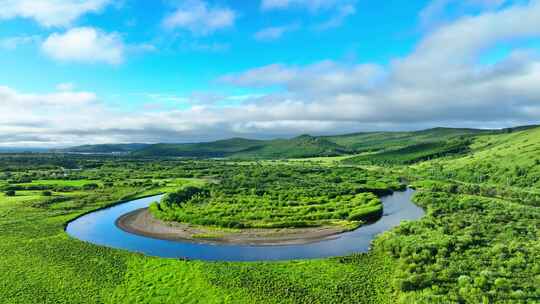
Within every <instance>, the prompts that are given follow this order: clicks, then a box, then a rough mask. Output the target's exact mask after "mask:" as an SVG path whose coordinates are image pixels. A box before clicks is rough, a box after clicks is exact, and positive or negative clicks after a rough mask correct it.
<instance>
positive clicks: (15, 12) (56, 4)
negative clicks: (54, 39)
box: [0, 0, 110, 27]
mask: <svg viewBox="0 0 540 304" xmlns="http://www.w3.org/2000/svg"><path fill="white" fill-rule="evenodd" d="M109 3H110V0H0V8H1V9H0V20H2V19H3V20H7V19H13V18H28V19H33V20H35V21H36V22H38V23H39V24H41V25H43V26H46V27H51V26H69V25H71V24H72V23H73V22H74V21H75V20H77V19H79V18H80V17H81V16H82V15H84V14H87V13H97V12H100V11H101V10H102V9H103V8H104V7H105V6H107V5H108V4H109Z"/></svg>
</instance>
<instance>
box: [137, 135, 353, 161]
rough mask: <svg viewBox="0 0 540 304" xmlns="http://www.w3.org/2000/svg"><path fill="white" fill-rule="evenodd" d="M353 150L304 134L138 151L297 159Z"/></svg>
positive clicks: (161, 146) (165, 154)
mask: <svg viewBox="0 0 540 304" xmlns="http://www.w3.org/2000/svg"><path fill="white" fill-rule="evenodd" d="M348 152H349V151H348V150H347V149H345V148H342V147H340V146H338V145H336V144H335V143H332V142H330V141H327V140H325V139H322V138H317V137H312V136H309V135H302V136H299V137H295V138H292V139H276V140H268V141H262V140H250V139H243V138H233V139H228V140H221V141H215V142H209V143H197V144H157V145H152V146H149V147H146V148H144V149H142V150H139V151H136V152H134V153H133V155H136V156H176V157H201V158H206V157H230V158H296V157H312V156H335V155H342V154H345V153H348Z"/></svg>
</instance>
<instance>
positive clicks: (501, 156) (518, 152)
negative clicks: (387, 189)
mask: <svg viewBox="0 0 540 304" xmlns="http://www.w3.org/2000/svg"><path fill="white" fill-rule="evenodd" d="M515 130H517V131H515ZM470 148H471V150H472V152H471V153H470V154H469V155H467V156H464V157H461V158H457V159H451V160H448V159H443V160H434V161H431V162H427V163H424V164H421V165H418V169H420V170H425V169H426V168H433V169H432V170H433V171H434V172H437V174H439V175H442V176H444V177H446V178H452V179H457V180H461V181H466V182H474V183H484V182H489V183H493V184H500V185H507V186H519V187H527V188H529V187H540V127H527V128H518V129H507V130H503V131H501V132H499V133H498V134H493V135H486V136H479V137H476V138H474V140H473V143H472V145H471V146H470Z"/></svg>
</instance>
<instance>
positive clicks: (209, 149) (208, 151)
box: [60, 126, 535, 164]
mask: <svg viewBox="0 0 540 304" xmlns="http://www.w3.org/2000/svg"><path fill="white" fill-rule="evenodd" d="M534 129H535V126H524V127H517V128H512V129H504V130H480V129H452V128H434V129H428V130H422V131H411V132H371V133H354V134H346V135H338V136H310V135H302V136H298V137H295V138H291V139H274V140H254V139H245V138H231V139H226V140H219V141H214V142H204V143H183V144H169V143H160V144H151V145H147V144H116V145H115V144H111V145H86V146H79V147H73V148H69V149H64V150H60V152H73V153H130V154H131V155H133V156H141V157H195V158H250V159H254V158H256V159H283V158H308V157H324V156H340V155H351V154H358V153H365V152H370V153H372V154H369V155H362V156H359V157H355V158H352V159H350V160H349V162H350V163H358V164H365V163H374V164H390V163H391V164H411V163H415V162H419V161H424V160H429V159H433V158H439V157H442V156H447V155H455V154H463V153H465V152H467V151H468V150H469V148H468V143H469V142H471V141H472V142H477V139H478V138H482V137H488V136H498V135H504V134H513V133H516V132H520V131H528V130H534Z"/></svg>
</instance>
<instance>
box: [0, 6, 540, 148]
mask: <svg viewBox="0 0 540 304" xmlns="http://www.w3.org/2000/svg"><path fill="white" fill-rule="evenodd" d="M0 6H1V7H2V8H3V10H2V11H0V24H1V26H0V66H1V67H2V68H1V69H0V102H2V103H3V104H4V105H3V107H4V111H2V112H3V113H4V114H0V119H2V121H3V122H0V131H1V133H2V134H4V135H3V137H0V145H5V146H21V145H22V146H26V145H29V146H58V145H72V144H79V143H102V142H134V141H143V142H188V141H199V140H213V139H220V138H226V137H230V136H244V137H256V138H274V137H290V136H295V135H298V134H302V133H311V134H332V133H344V132H353V131H372V130H380V129H383V130H405V129H407V130H410V129H419V128H427V127H434V126H455V127H461V126H467V127H483V128H487V127H506V126H510V125H514V124H526V123H535V122H537V121H538V118H540V117H539V113H540V109H539V104H538V102H539V100H540V99H538V97H540V92H538V91H539V89H538V88H536V87H539V86H536V87H535V86H534V83H535V81H536V80H540V77H539V75H540V68H539V66H540V65H539V63H538V50H539V49H540V40H539V36H540V1H535V0H533V1H507V0H466V1H454V0H431V1H429V0H425V1H398V0H393V1H367V0H313V1H307V0H256V1H255V0H254V1H239V0H237V1H232V0H229V1H226V0H220V1H210V0H187V1H181V0H163V1H158V0H156V1H132V0H122V1H111V0H21V1H14V0H0ZM537 17H538V18H537ZM0 106H2V105H1V104H0Z"/></svg>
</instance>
